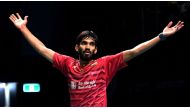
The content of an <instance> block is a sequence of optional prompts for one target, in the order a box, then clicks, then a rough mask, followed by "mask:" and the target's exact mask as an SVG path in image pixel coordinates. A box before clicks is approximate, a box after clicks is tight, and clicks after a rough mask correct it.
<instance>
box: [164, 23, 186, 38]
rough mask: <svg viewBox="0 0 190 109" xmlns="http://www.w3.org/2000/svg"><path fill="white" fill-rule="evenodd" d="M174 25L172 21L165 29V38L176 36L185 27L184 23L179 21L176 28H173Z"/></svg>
mask: <svg viewBox="0 0 190 109" xmlns="http://www.w3.org/2000/svg"><path fill="white" fill-rule="evenodd" d="M172 24H173V22H172V21H170V22H169V23H168V25H167V26H166V27H165V28H164V30H163V35H164V36H166V37H168V36H171V35H173V34H175V33H176V32H177V31H179V30H180V29H182V28H183V26H184V22H182V21H178V23H177V24H176V25H175V26H173V27H171V26H172Z"/></svg>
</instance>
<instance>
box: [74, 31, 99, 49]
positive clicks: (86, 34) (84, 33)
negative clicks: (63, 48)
mask: <svg viewBox="0 0 190 109" xmlns="http://www.w3.org/2000/svg"><path fill="white" fill-rule="evenodd" d="M85 37H92V38H93V39H94V41H95V45H96V46H97V44H98V36H97V35H96V33H94V32H93V31H89V30H85V31H82V32H81V33H80V34H79V35H78V36H77V38H76V44H78V45H79V44H80V42H81V41H82V40H83V39H84V38H85Z"/></svg>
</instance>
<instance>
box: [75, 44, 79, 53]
mask: <svg viewBox="0 0 190 109" xmlns="http://www.w3.org/2000/svg"><path fill="white" fill-rule="evenodd" d="M75 51H76V52H78V51H79V45H78V44H76V45H75Z"/></svg>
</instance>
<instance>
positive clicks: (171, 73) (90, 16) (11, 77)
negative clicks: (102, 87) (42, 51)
mask: <svg viewBox="0 0 190 109" xmlns="http://www.w3.org/2000/svg"><path fill="white" fill-rule="evenodd" d="M189 8H190V2H188V1H155V2H153V1H120V2H116V1H55V2H53V1H28V2H27V1H1V2H0V39H1V40H0V41H1V43H0V50H1V52H0V57H1V61H0V81H1V82H17V83H18V86H17V95H16V100H15V101H14V102H13V103H11V106H30V107H31V106H40V107H41V106H45V107H46V106H53V107H57V106H70V105H69V95H68V88H67V82H66V78H65V77H64V76H63V75H62V74H61V73H60V72H59V71H58V70H57V69H55V68H53V67H52V65H51V63H49V62H48V61H47V60H46V59H45V58H43V57H42V56H40V55H39V54H37V53H36V52H35V51H34V50H33V49H32V47H31V46H30V45H29V44H28V43H27V42H26V40H25V39H24V38H23V37H22V34H21V33H20V32H19V31H18V30H17V29H16V28H15V27H14V25H13V24H12V22H11V21H10V20H9V15H10V14H12V13H16V12H19V13H20V15H21V16H23V17H24V16H25V15H28V16H29V18H28V21H29V22H28V24H27V25H28V27H29V28H30V30H31V31H32V33H33V34H34V35H36V36H37V38H39V39H40V40H41V41H42V42H43V43H44V44H45V45H46V46H47V47H49V48H51V49H53V50H54V51H57V52H59V53H62V54H66V55H69V56H73V57H75V58H78V57H77V54H76V53H75V51H74V46H75V38H76V36H77V35H78V34H79V33H80V32H81V31H83V30H93V31H94V32H95V33H97V35H98V36H99V39H100V44H99V46H98V50H99V51H98V54H97V57H96V58H98V57H101V56H104V55H110V54H115V53H118V52H121V51H123V50H126V49H130V48H133V47H135V46H136V45H137V44H140V43H142V42H144V41H146V40H149V39H151V38H153V37H155V36H156V35H158V34H159V33H160V32H162V30H163V28H164V27H165V26H166V25H167V24H168V22H169V21H173V22H174V23H177V21H178V20H182V21H184V22H185V27H184V28H183V29H182V30H181V31H179V32H178V33H176V34H175V35H173V37H171V38H168V39H167V40H166V41H164V42H161V43H159V44H158V45H157V46H155V47H153V48H152V49H151V50H149V51H147V52H146V53H144V54H142V55H140V56H138V57H136V58H135V59H133V60H131V61H130V62H129V63H128V64H129V66H128V67H127V68H125V69H122V70H120V71H119V72H118V73H117V75H116V76H115V77H114V78H113V80H112V82H111V84H110V85H109V87H108V89H107V92H108V106H110V107H115V106H117V107H120V106H125V107H130V106H135V107H138V106H141V107H143V106H148V107H149V106H151V107H152V106H154V107H155V106H156V107H157V106H162V107H163V106H170V107H173V106H180V107H181V106H190V103H189V102H190V100H189V97H190V94H189V92H190V90H189V88H190V83H189V76H188V75H189V73H190V70H189V68H188V67H189V66H190V64H189V45H188V43H189V42H190V40H189V39H190V38H189V28H190V27H189V26H190V22H189V20H190V14H189V11H190V10H189ZM29 82H35V83H40V85H41V92H39V93H24V92H23V91H22V85H23V83H29Z"/></svg>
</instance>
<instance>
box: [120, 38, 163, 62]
mask: <svg viewBox="0 0 190 109" xmlns="http://www.w3.org/2000/svg"><path fill="white" fill-rule="evenodd" d="M158 42H160V38H159V36H157V37H154V38H153V39H151V40H148V41H146V42H143V43H141V44H139V45H137V46H136V47H134V48H132V49H130V50H126V51H124V52H123V55H124V61H126V62H127V61H129V60H131V59H132V58H134V57H136V56H138V55H140V54H142V53H144V52H145V51H147V50H149V49H150V48H152V47H153V46H155V45H156V44H157V43H158Z"/></svg>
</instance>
